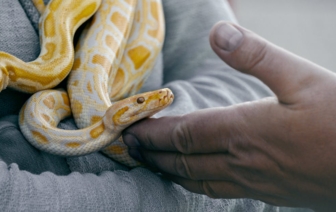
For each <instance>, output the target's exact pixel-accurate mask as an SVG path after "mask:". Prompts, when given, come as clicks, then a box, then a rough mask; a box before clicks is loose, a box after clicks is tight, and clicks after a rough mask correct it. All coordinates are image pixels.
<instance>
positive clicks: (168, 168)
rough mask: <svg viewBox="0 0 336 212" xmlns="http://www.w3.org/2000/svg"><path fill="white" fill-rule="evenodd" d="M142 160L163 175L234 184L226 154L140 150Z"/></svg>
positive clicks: (235, 177)
mask: <svg viewBox="0 0 336 212" xmlns="http://www.w3.org/2000/svg"><path fill="white" fill-rule="evenodd" d="M140 152H141V153H140V154H141V158H142V160H143V161H144V162H145V163H146V164H147V165H149V166H150V167H153V168H156V169H158V170H161V171H163V172H165V173H168V174H171V175H174V176H178V177H182V178H185V179H191V180H229V181H232V182H236V180H239V179H240V177H239V176H237V175H236V171H235V170H234V168H235V167H236V166H231V165H230V164H231V163H230V161H231V160H232V156H231V155H228V154H207V155H203V154H201V155H184V154H179V153H172V152H157V151H147V150H141V151H140Z"/></svg>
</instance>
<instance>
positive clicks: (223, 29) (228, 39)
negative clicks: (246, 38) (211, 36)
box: [215, 23, 243, 52]
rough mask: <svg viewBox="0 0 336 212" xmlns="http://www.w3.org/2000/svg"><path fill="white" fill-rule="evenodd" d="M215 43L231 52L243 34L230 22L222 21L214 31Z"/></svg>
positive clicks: (239, 42) (238, 43)
mask: <svg viewBox="0 0 336 212" xmlns="http://www.w3.org/2000/svg"><path fill="white" fill-rule="evenodd" d="M215 33H216V34H215V43H216V45H217V46H218V47H219V48H221V49H223V50H225V51H228V52H233V51H234V50H235V49H237V48H238V47H239V45H240V44H241V41H242V40H243V34H242V33H241V32H240V31H239V30H238V29H236V28H235V27H234V26H232V25H231V24H227V23H223V24H222V25H221V26H219V27H218V28H217V30H216V32H215Z"/></svg>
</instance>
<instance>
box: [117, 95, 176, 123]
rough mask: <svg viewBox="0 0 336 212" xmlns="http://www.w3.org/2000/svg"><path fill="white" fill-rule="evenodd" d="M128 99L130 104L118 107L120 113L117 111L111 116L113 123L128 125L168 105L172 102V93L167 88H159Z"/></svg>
mask: <svg viewBox="0 0 336 212" xmlns="http://www.w3.org/2000/svg"><path fill="white" fill-rule="evenodd" d="M129 100H131V102H132V105H131V106H126V107H122V108H120V109H119V111H120V113H119V112H117V113H115V115H114V116H113V117H114V122H115V123H117V124H119V125H128V124H131V123H133V122H135V121H138V120H140V119H143V118H146V117H150V116H152V115H154V114H155V113H157V112H159V111H161V110H163V109H164V108H166V107H168V106H169V105H170V104H171V103H172V102H173V100H174V95H173V93H172V92H171V91H170V90H169V89H161V90H158V91H152V92H149V93H144V94H142V95H139V96H134V97H133V98H131V99H129ZM120 103H121V102H120ZM117 104H118V103H117ZM121 105H122V104H121Z"/></svg>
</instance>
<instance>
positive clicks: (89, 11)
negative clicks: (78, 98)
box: [0, 0, 100, 93]
mask: <svg viewBox="0 0 336 212" xmlns="http://www.w3.org/2000/svg"><path fill="white" fill-rule="evenodd" d="M35 2H37V1H36V0H35ZM99 5H100V0H85V1H82V0H71V1H70V0H67V1H62V0H54V1H51V2H50V4H48V7H46V8H45V11H44V12H43V15H42V16H41V19H40V24H39V25H40V26H39V27H40V41H41V53H40V55H39V56H38V58H37V59H36V60H34V61H32V62H29V63H26V62H24V61H22V60H20V59H18V58H16V57H15V56H13V55H10V54H8V53H6V52H0V58H1V60H0V91H1V90H3V89H5V88H6V87H7V86H9V87H11V88H14V89H16V90H19V91H23V92H28V93H35V92H37V91H39V90H43V89H48V88H52V87H54V86H56V85H58V84H59V83H60V82H61V81H62V80H63V79H64V78H65V77H66V76H67V75H68V74H69V72H70V70H71V68H72V65H73V61H74V48H73V42H72V39H73V36H74V34H75V31H76V30H77V29H78V27H79V26H80V25H81V24H82V23H84V22H85V21H86V20H88V19H89V18H90V17H91V16H92V15H93V14H94V13H95V12H96V10H97V9H98V7H99ZM39 8H41V7H39ZM70 8H71V9H70ZM41 9H42V10H43V8H41Z"/></svg>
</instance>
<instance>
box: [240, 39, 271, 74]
mask: <svg viewBox="0 0 336 212" xmlns="http://www.w3.org/2000/svg"><path fill="white" fill-rule="evenodd" d="M252 36H253V35H252ZM268 50H269V44H268V43H267V42H266V41H265V40H262V39H258V38H257V39H255V38H252V39H250V41H249V42H247V43H246V45H245V46H244V48H243V49H242V51H241V52H240V53H241V56H240V57H239V58H240V59H242V60H244V61H238V63H239V64H241V65H242V66H244V67H242V70H245V71H252V70H254V69H256V68H257V67H259V66H260V65H261V64H264V63H268V58H269V57H267V55H268V52H269V51H268Z"/></svg>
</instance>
